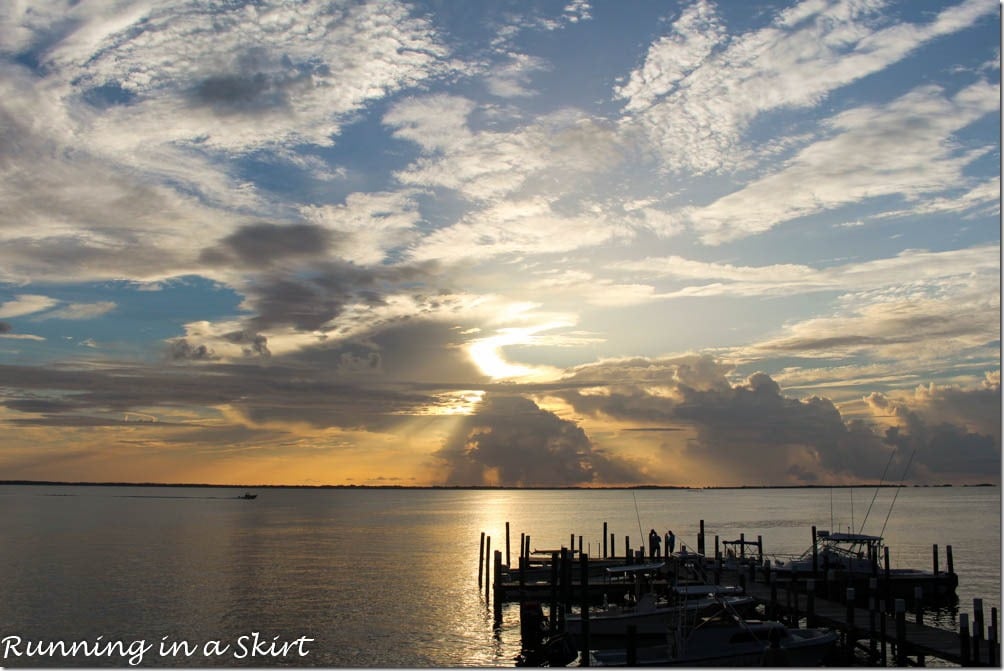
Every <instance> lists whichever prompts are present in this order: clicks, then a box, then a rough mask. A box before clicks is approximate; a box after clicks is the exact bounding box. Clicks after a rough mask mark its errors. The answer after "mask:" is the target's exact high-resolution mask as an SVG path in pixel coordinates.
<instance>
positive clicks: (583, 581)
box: [579, 536, 589, 666]
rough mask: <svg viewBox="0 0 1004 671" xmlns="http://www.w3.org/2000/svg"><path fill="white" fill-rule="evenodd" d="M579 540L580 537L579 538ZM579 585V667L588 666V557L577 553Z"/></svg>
mask: <svg viewBox="0 0 1004 671" xmlns="http://www.w3.org/2000/svg"><path fill="white" fill-rule="evenodd" d="M580 538H581V536H580ZM579 584H580V585H581V586H582V606H581V607H580V608H581V609H582V657H581V659H580V661H579V664H580V666H589V555H586V554H582V553H581V552H580V553H579Z"/></svg>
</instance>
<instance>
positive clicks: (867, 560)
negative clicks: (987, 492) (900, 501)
mask: <svg viewBox="0 0 1004 671" xmlns="http://www.w3.org/2000/svg"><path fill="white" fill-rule="evenodd" d="M813 550H815V553H816V568H817V569H818V570H819V571H824V570H834V571H838V572H840V573H842V574H844V576H845V577H846V578H848V579H850V580H851V581H852V585H853V586H856V587H861V588H862V589H860V590H859V593H860V595H861V596H864V595H866V594H867V591H866V590H865V589H863V588H864V587H865V586H866V585H867V581H868V579H869V578H871V577H872V576H874V577H876V578H878V579H879V582H880V583H883V582H884V581H885V570H884V568H881V567H880V557H882V556H883V554H884V552H883V544H882V537H881V536H871V535H869V534H861V533H852V532H847V533H841V532H835V533H830V532H829V531H823V530H820V531H817V532H816V543H815V545H814V547H810V548H809V549H808V550H806V551H805V552H804V553H803V554H802V555H801V556H800V557H798V558H797V559H792V560H790V561H787V562H780V561H777V560H775V562H774V566H773V567H771V570H772V571H774V572H776V573H777V574H778V576H779V577H780V578H781V579H782V580H783V579H789V578H791V576H792V574H794V573H797V574H799V575H801V576H809V575H811V574H812V568H813V566H812V554H813ZM889 580H890V584H889V589H890V594H891V595H892V596H897V597H903V598H913V593H914V588H915V587H920V588H921V589H922V590H923V595H924V598H929V599H938V598H951V597H953V596H954V595H955V589H956V587H957V586H958V584H959V579H958V576H957V575H956V574H955V573H947V572H939V573H934V572H932V571H924V570H921V569H912V568H890V570H889Z"/></svg>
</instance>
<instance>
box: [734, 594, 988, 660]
mask: <svg viewBox="0 0 1004 671" xmlns="http://www.w3.org/2000/svg"><path fill="white" fill-rule="evenodd" d="M801 587H802V588H803V589H795V590H792V591H789V589H788V587H787V586H777V585H775V586H774V587H773V588H772V587H771V585H769V584H766V583H764V582H759V581H756V582H749V583H747V584H746V593H747V594H749V595H751V596H753V597H755V598H757V599H758V600H760V601H761V602H762V603H763V604H764V605H765V607H766V608H767V612H768V613H769V614H771V616H775V617H784V618H787V619H789V620H791V621H793V622H797V621H799V620H800V619H802V618H804V619H805V621H806V622H807V623H808V624H809V626H823V627H830V628H832V629H835V630H837V631H839V632H840V633H841V636H842V639H843V641H844V646H845V648H846V649H847V650H848V651H850V650H852V649H857V650H863V651H866V652H868V654H870V655H872V656H874V659H872V660H871V661H872V662H873V663H880V659H888V660H889V661H891V662H892V663H893V665H895V666H924V664H925V659H926V658H930V657H934V658H937V659H940V660H943V661H945V662H949V663H951V664H958V665H961V666H1000V665H1001V659H1000V643H999V642H998V641H996V640H994V639H996V638H997V635H996V633H995V631H996V623H993V624H992V625H991V627H990V630H989V635H988V636H987V637H986V639H987V640H984V636H983V633H982V629H983V628H982V624H983V623H982V614H979V616H978V617H977V618H976V619H975V620H976V621H974V623H973V624H974V627H973V631H972V632H969V631H968V624H969V623H968V617H967V616H966V614H965V613H963V614H962V615H961V617H960V628H962V629H965V630H966V634H962V633H956V632H953V631H949V630H947V629H942V628H940V627H933V626H930V625H925V624H919V623H917V622H916V620H915V619H914V620H911V619H910V618H908V617H907V614H906V609H905V604H904V602H903V600H902V599H898V600H897V601H898V602H899V603H898V605H899V608H898V609H896V610H897V612H894V613H892V614H890V613H887V612H883V611H882V610H881V609H880V608H879V606H881V604H880V603H876V607H875V608H874V609H870V608H860V607H857V606H854V605H853V596H852V597H851V598H852V605H847V604H846V603H840V602H837V601H831V600H829V599H822V598H819V597H817V596H815V595H812V596H810V594H809V593H808V591H806V590H805V589H804V587H805V585H804V584H803V585H802V586H801ZM894 608H895V605H894ZM981 608H982V606H980V605H978V604H977V605H975V609H976V610H977V612H978V611H979V610H980V609H981ZM994 619H996V617H995V618H994ZM967 634H968V635H967ZM862 641H864V642H865V644H864V645H863V644H862V643H861V642H862ZM887 650H888V652H884V651H887ZM881 665H883V666H884V665H885V664H881Z"/></svg>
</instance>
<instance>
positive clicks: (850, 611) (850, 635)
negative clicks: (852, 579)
mask: <svg viewBox="0 0 1004 671" xmlns="http://www.w3.org/2000/svg"><path fill="white" fill-rule="evenodd" d="M844 596H845V597H846V603H847V610H846V614H845V616H844V619H845V620H846V621H847V631H846V632H845V633H844V642H845V643H846V645H847V665H848V666H852V665H853V663H854V642H855V639H856V638H857V634H855V633H854V596H855V595H854V588H853V587H848V588H847V591H846V593H845V594H844Z"/></svg>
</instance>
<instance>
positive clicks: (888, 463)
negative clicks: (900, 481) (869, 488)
mask: <svg viewBox="0 0 1004 671" xmlns="http://www.w3.org/2000/svg"><path fill="white" fill-rule="evenodd" d="M898 451H899V445H897V446H896V447H895V448H893V451H892V454H890V455H889V461H887V462H885V470H883V471H882V478H881V479H880V480H879V483H878V487H876V488H875V493H874V494H872V502H871V503H869V504H868V510H867V511H865V518H864V519H863V520H862V521H861V528H860V529H858V533H859V534H860V533H864V530H865V522H867V521H868V516H869V515H871V512H872V506H874V505H875V498H876V497H877V496H878V493H879V487H881V486H882V483H884V482H885V476H886V473H888V472H889V467H890V466H891V465H892V459H893V457H895V456H896V452H898ZM880 535H881V534H880Z"/></svg>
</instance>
